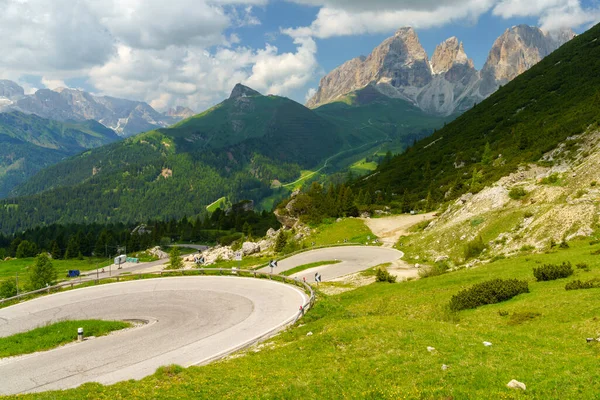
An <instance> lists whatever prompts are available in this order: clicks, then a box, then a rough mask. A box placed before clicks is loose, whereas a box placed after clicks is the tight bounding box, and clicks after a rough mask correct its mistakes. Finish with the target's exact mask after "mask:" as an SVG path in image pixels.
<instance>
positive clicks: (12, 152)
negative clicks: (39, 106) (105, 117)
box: [0, 89, 120, 198]
mask: <svg viewBox="0 0 600 400" xmlns="http://www.w3.org/2000/svg"><path fill="white" fill-rule="evenodd" d="M5 90H6V89H5ZM117 140H120V137H119V136H117V134H116V133H115V132H114V131H112V130H111V129H108V128H106V127H105V126H103V125H101V124H100V123H98V122H96V121H84V122H73V121H71V122H58V121H51V120H48V119H44V118H41V117H38V116H36V115H31V114H23V113H21V112H17V111H13V112H9V113H0V198H1V197H6V196H7V195H8V194H9V193H10V191H11V190H12V189H13V188H14V187H15V186H17V185H19V184H22V183H23V182H25V181H26V180H27V179H28V178H30V177H31V176H33V175H35V174H36V173H37V172H39V171H40V170H41V169H43V168H46V167H48V166H50V165H53V164H56V163H57V162H59V161H61V160H63V159H65V158H68V157H70V156H73V155H75V154H78V153H80V152H82V151H84V150H87V149H90V148H93V147H99V146H102V145H105V144H108V143H112V142H115V141H117Z"/></svg>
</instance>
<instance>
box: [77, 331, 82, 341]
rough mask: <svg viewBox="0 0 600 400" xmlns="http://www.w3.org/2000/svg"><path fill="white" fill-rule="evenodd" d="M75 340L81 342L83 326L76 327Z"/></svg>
mask: <svg viewBox="0 0 600 400" xmlns="http://www.w3.org/2000/svg"><path fill="white" fill-rule="evenodd" d="M77 341H78V342H83V328H77Z"/></svg>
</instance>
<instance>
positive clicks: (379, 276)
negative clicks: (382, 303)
mask: <svg viewBox="0 0 600 400" xmlns="http://www.w3.org/2000/svg"><path fill="white" fill-rule="evenodd" d="M375 280H376V281H377V282H389V283H395V282H396V277H395V276H394V275H392V274H390V273H389V272H388V271H387V270H386V269H385V268H378V269H377V272H376V273H375Z"/></svg>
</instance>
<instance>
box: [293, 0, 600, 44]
mask: <svg viewBox="0 0 600 400" xmlns="http://www.w3.org/2000/svg"><path fill="white" fill-rule="evenodd" d="M288 1H293V2H295V3H299V4H306V5H313V6H320V7H321V8H320V9H319V12H318V14H317V17H316V19H315V20H314V21H313V22H312V24H311V25H310V26H305V27H297V28H293V29H285V30H284V33H287V34H289V35H291V36H294V37H304V36H311V37H318V38H329V37H334V36H348V35H360V34H365V33H388V32H393V31H394V30H396V29H398V28H400V27H402V26H412V27H415V28H421V29H423V28H432V27H438V26H443V25H445V24H448V23H450V22H456V21H465V20H466V21H476V20H477V19H478V18H479V17H480V16H481V15H483V14H485V13H487V12H489V11H490V10H493V14H494V15H496V16H499V17H502V18H505V19H508V18H513V17H537V18H539V24H540V25H541V27H542V28H544V29H547V30H552V29H557V28H566V27H570V28H577V27H579V26H582V25H588V24H590V23H593V22H597V21H598V20H600V11H599V8H598V7H597V6H595V7H588V8H585V7H583V6H582V4H581V1H580V0H527V1H524V0H460V1H459V0H371V1H364V0H288Z"/></svg>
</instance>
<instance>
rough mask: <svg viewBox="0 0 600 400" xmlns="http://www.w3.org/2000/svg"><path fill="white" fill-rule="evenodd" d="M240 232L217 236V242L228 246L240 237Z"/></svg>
mask: <svg viewBox="0 0 600 400" xmlns="http://www.w3.org/2000/svg"><path fill="white" fill-rule="evenodd" d="M242 236H243V235H242V234H241V233H233V234H231V235H226V236H221V237H220V238H219V244H220V245H221V246H230V245H231V244H232V243H233V242H235V241H236V240H240V239H241V238H242Z"/></svg>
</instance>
